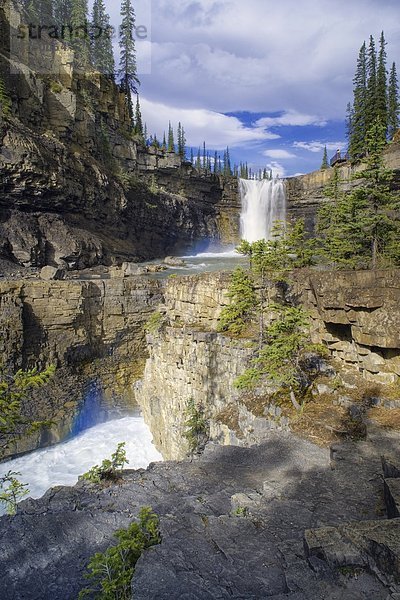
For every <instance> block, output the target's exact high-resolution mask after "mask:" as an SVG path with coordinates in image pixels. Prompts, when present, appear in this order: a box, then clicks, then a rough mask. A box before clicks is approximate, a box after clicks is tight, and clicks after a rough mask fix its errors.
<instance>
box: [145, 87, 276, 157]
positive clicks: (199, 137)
mask: <svg viewBox="0 0 400 600" xmlns="http://www.w3.org/2000/svg"><path fill="white" fill-rule="evenodd" d="M141 107H142V115H143V119H144V120H145V121H146V123H148V125H149V134H152V133H157V135H158V136H159V137H160V138H161V137H162V134H163V131H165V130H167V129H168V122H169V121H171V123H172V126H173V127H174V128H175V129H176V127H177V125H178V122H181V123H182V125H183V126H184V128H185V132H186V137H187V143H188V145H189V146H200V145H202V144H203V141H206V144H207V147H208V148H210V149H211V148H212V149H220V150H222V149H223V148H226V146H230V147H231V148H234V147H235V146H243V145H247V144H254V143H259V142H265V141H268V140H274V139H277V138H279V137H280V136H279V135H276V134H274V133H270V132H269V131H266V130H265V128H264V127H255V126H254V127H246V126H245V125H243V123H242V122H241V121H240V120H239V119H238V118H236V117H232V116H228V115H224V114H222V113H218V112H214V111H211V110H206V109H201V108H185V109H182V108H177V107H174V106H168V105H166V104H161V103H158V102H151V101H150V100H147V99H146V98H142V99H141Z"/></svg>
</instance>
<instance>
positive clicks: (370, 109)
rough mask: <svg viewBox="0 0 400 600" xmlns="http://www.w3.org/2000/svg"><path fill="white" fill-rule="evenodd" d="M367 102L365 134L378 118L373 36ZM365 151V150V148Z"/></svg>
mask: <svg viewBox="0 0 400 600" xmlns="http://www.w3.org/2000/svg"><path fill="white" fill-rule="evenodd" d="M367 74H368V78H367V101H366V114H365V121H366V122H365V130H366V131H365V132H366V133H367V132H368V130H369V129H370V127H371V125H372V123H373V122H374V120H375V118H376V113H377V106H378V98H377V58H376V47H375V40H374V38H373V37H372V35H371V36H370V38H369V47H368V58H367ZM364 149H365V148H364Z"/></svg>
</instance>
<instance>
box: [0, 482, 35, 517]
mask: <svg viewBox="0 0 400 600" xmlns="http://www.w3.org/2000/svg"><path fill="white" fill-rule="evenodd" d="M18 476H21V473H16V472H14V471H8V473H6V474H5V475H4V477H0V503H1V504H3V505H4V506H5V509H6V511H7V514H8V515H15V513H16V512H17V504H18V502H20V501H21V500H22V499H23V498H24V497H25V496H27V495H28V494H29V490H28V485H27V484H26V483H21V482H20V481H19V479H17V477H18Z"/></svg>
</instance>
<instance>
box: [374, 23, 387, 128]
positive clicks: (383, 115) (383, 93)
mask: <svg viewBox="0 0 400 600" xmlns="http://www.w3.org/2000/svg"><path fill="white" fill-rule="evenodd" d="M385 47H386V41H385V34H384V32H383V31H382V33H381V37H380V40H379V57H378V70H377V75H376V114H375V116H376V117H379V119H380V121H381V123H383V124H384V125H385V126H386V130H385V139H386V134H387V123H388V106H387V98H388V89H387V71H386V60H387V57H386V48H385Z"/></svg>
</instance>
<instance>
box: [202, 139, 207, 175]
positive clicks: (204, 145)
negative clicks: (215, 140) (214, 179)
mask: <svg viewBox="0 0 400 600" xmlns="http://www.w3.org/2000/svg"><path fill="white" fill-rule="evenodd" d="M202 166H203V169H204V170H206V169H207V151H206V143H205V142H203V161H202Z"/></svg>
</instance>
